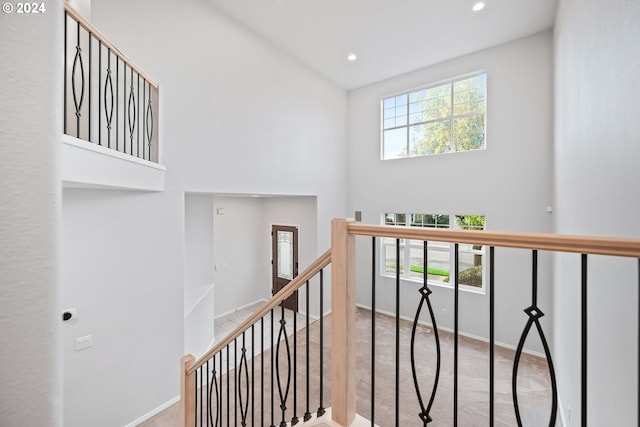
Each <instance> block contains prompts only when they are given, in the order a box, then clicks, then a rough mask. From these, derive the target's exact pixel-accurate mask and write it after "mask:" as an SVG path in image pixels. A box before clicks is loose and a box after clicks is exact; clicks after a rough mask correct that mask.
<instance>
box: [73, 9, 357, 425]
mask: <svg viewBox="0 0 640 427" xmlns="http://www.w3.org/2000/svg"><path fill="white" fill-rule="evenodd" d="M123 10H125V11H126V13H123V12H122V11H123ZM91 19H92V23H93V24H94V25H96V27H97V28H99V29H100V31H101V32H102V33H103V34H105V35H106V36H107V37H108V38H109V39H110V40H111V41H112V42H113V43H114V44H115V45H116V46H118V48H119V49H120V50H121V51H123V52H124V53H125V54H126V55H127V56H128V57H129V58H131V59H132V60H133V61H134V62H135V63H136V64H137V65H138V66H140V67H141V69H142V70H143V71H144V72H145V73H146V74H148V75H149V76H150V77H151V78H153V79H154V80H155V81H156V82H158V83H159V85H160V92H159V93H160V110H159V116H158V120H159V138H160V145H161V159H162V164H163V165H165V166H166V168H167V172H166V181H165V189H166V190H165V192H164V193H162V194H158V195H149V194H145V193H142V194H141V193H137V194H135V195H131V194H128V193H126V192H125V193H122V194H121V195H120V196H116V195H114V194H112V193H110V192H109V191H107V192H106V193H105V195H99V194H97V193H94V192H92V191H87V192H84V193H81V192H78V191H76V190H74V191H71V192H69V193H68V197H65V200H64V203H65V205H66V204H67V203H68V204H69V207H68V209H67V206H65V207H64V212H63V214H64V216H66V217H67V218H65V219H64V227H65V229H64V233H65V235H66V237H65V239H66V240H65V239H63V240H64V241H63V250H62V252H63V258H64V259H65V260H66V261H65V262H66V266H63V268H64V269H66V270H65V271H66V273H65V274H66V279H65V282H64V283H63V287H64V288H65V289H64V295H66V297H67V299H66V303H68V304H76V305H77V306H78V309H79V310H80V311H82V312H86V309H82V308H81V307H93V306H94V305H95V304H96V300H95V299H96V297H97V296H100V295H101V294H100V292H102V289H103V287H104V286H106V284H107V282H109V283H111V282H115V281H118V283H117V284H116V286H122V283H120V282H122V281H123V280H124V281H125V282H126V283H128V284H129V286H128V287H126V288H125V287H116V288H113V287H112V289H111V294H110V295H105V296H104V297H105V298H108V299H107V300H105V302H109V305H110V306H114V305H115V302H116V301H123V302H124V303H126V304H127V308H128V307H130V306H129V304H141V303H142V300H143V297H142V295H145V296H146V297H147V298H151V299H150V300H147V301H146V303H145V305H144V306H143V307H142V308H141V310H142V311H141V313H138V314H136V315H135V316H136V317H135V322H138V323H137V324H136V323H135V322H134V326H133V327H130V328H124V327H121V326H120V324H119V323H118V324H116V325H114V324H113V323H112V322H111V320H110V318H109V317H106V314H107V313H105V312H104V311H97V312H96V315H95V316H92V318H91V319H92V320H91V324H90V325H89V326H90V328H87V333H94V334H96V335H99V336H101V337H102V338H100V339H101V340H103V339H105V338H104V337H105V336H106V337H108V347H109V348H108V352H119V351H120V350H121V349H125V348H127V347H129V346H130V345H132V344H133V340H135V339H137V340H140V339H142V341H141V342H139V341H136V346H137V345H138V343H140V345H142V344H144V345H145V348H142V347H140V348H138V347H136V349H137V350H138V351H139V352H140V353H141V354H142V355H145V354H147V353H149V352H153V351H154V352H155V353H156V354H159V355H160V356H159V357H156V358H155V359H154V361H153V365H154V368H153V369H148V367H147V369H145V370H144V372H143V373H142V374H139V373H137V372H136V373H135V374H133V375H130V376H129V377H128V378H127V379H125V378H119V377H117V375H114V377H113V378H109V379H108V380H109V381H108V383H107V385H108V386H109V387H108V388H104V387H103V384H102V381H101V380H102V378H92V377H89V379H88V380H87V377H86V376H85V377H84V378H85V379H84V381H85V382H84V383H83V385H80V382H79V380H80V377H81V376H82V375H83V374H84V371H83V369H85V366H83V365H77V364H73V363H71V362H72V361H73V360H75V359H74V358H79V359H86V360H89V359H91V357H90V356H87V355H86V353H85V355H84V356H82V353H83V352H88V351H90V350H91V349H90V350H83V351H82V352H77V353H75V352H68V353H65V368H66V369H67V370H66V372H65V393H66V397H65V407H66V408H67V409H68V410H69V413H68V416H67V415H65V416H66V419H65V425H69V426H71V427H73V426H75V425H82V423H81V421H80V420H81V416H82V415H83V411H90V410H98V411H102V412H101V414H103V418H102V422H104V423H105V424H110V425H118V424H121V423H126V422H130V421H132V420H134V419H137V418H139V417H140V416H142V415H144V414H145V413H148V412H149V411H151V410H153V409H154V408H157V407H159V406H160V405H162V404H164V403H166V402H167V401H169V400H170V399H172V398H174V397H175V396H177V395H178V393H179V383H178V377H177V374H178V370H177V369H176V366H177V363H178V361H179V358H180V355H181V354H182V350H183V346H184V336H183V335H184V334H183V332H182V331H183V329H182V328H183V322H184V304H183V303H184V290H185V289H191V288H192V287H195V286H198V285H199V284H200V283H204V282H205V281H207V278H208V277H209V274H211V275H212V277H213V279H214V280H213V281H214V282H216V288H215V291H214V292H215V294H214V300H215V304H216V310H215V313H216V314H218V313H223V312H224V311H222V310H224V309H225V307H217V304H218V303H228V304H229V305H228V307H230V309H234V308H237V305H235V304H239V303H240V302H238V301H236V300H235V299H234V298H236V297H237V296H238V295H239V294H238V292H240V291H239V290H238V289H237V288H234V287H231V288H226V290H225V284H224V283H225V281H224V280H223V281H222V283H219V281H218V278H217V277H216V276H215V275H214V274H213V273H212V272H210V271H209V270H208V269H209V268H213V265H212V264H210V265H207V258H209V254H210V251H212V250H213V251H214V252H213V253H214V254H216V251H215V247H214V248H213V249H212V248H211V247H210V246H208V245H209V244H208V243H203V244H202V245H200V243H202V242H196V241H195V240H194V239H192V237H194V236H193V234H189V233H191V231H195V233H199V232H201V231H202V232H203V233H208V231H207V230H211V229H212V227H215V219H214V224H213V225H211V224H210V223H209V224H204V222H206V221H207V217H209V218H210V215H212V214H211V213H210V212H209V213H204V212H203V211H202V210H201V208H202V206H200V205H199V204H198V206H195V205H191V204H190V202H187V203H188V204H190V205H189V206H187V211H186V212H185V194H192V193H201V194H213V193H217V194H220V193H242V194H271V195H314V196H317V197H318V205H317V212H318V217H319V218H320V219H321V220H319V221H318V225H317V230H316V232H317V235H318V236H324V237H323V238H321V239H323V240H322V241H318V242H316V244H317V246H318V247H321V248H322V249H326V248H327V247H328V245H329V227H330V225H329V224H330V219H331V218H332V217H334V216H343V215H344V213H345V207H346V192H347V190H346V187H345V186H344V182H345V181H346V144H345V138H346V104H347V97H346V93H345V92H344V91H343V90H342V89H339V88H338V87H336V86H334V85H332V84H331V83H328V82H327V81H325V80H323V79H322V78H321V77H319V76H318V75H316V74H315V73H313V72H312V71H310V70H308V69H307V68H305V67H304V66H303V65H301V64H300V63H299V62H297V61H295V60H293V59H291V58H290V57H288V56H287V55H286V54H284V53H283V52H281V51H278V50H277V49H275V48H273V47H272V46H270V45H269V44H268V43H266V42H265V41H264V40H261V39H259V38H257V37H256V36H255V35H253V34H251V33H250V32H248V31H247V30H246V29H244V28H242V27H240V26H238V25H237V24H236V23H234V22H232V21H231V20H229V19H228V18H227V17H226V16H224V15H223V14H221V13H219V12H218V10H217V9H216V8H215V7H214V6H213V5H211V4H209V3H207V2H206V1H201V0H187V1H180V2H171V1H168V0H161V1H151V0H143V1H136V2H130V1H125V0H115V1H113V0H108V1H104V0H94V1H92V2H91ZM187 197H190V196H187ZM94 202H95V205H97V206H100V209H101V211H103V212H110V214H109V215H113V214H115V213H116V212H118V211H124V212H130V213H131V216H132V219H131V222H129V223H128V222H127V221H126V220H125V218H124V217H120V216H116V218H118V220H117V221H116V223H113V219H112V218H111V216H107V214H106V213H100V212H96V209H94V207H93V205H92V203H94ZM192 208H193V209H195V211H193V210H192ZM251 209H252V208H251ZM196 211H197V212H196ZM94 213H95V215H97V219H101V220H103V221H106V222H107V225H106V226H104V227H103V229H102V231H100V232H91V234H90V235H89V236H84V237H83V234H82V233H83V232H85V231H86V230H85V229H84V228H82V224H83V223H84V222H86V221H90V220H91V221H93V219H91V217H90V216H91V215H92V214H94ZM138 213H139V214H140V215H141V216H142V217H144V218H145V221H142V220H139V221H138V220H137V219H135V218H137V217H136V215H137V214H138ZM134 214H135V215H134ZM191 214H193V215H191ZM185 215H187V216H189V217H191V219H192V220H193V221H191V222H190V224H191V225H195V228H194V230H190V229H188V228H187V229H185ZM243 215H248V216H249V218H248V219H252V220H257V219H259V220H260V222H256V223H255V224H244V223H243V224H242V227H243V228H247V229H248V230H247V231H248V232H249V231H250V232H251V233H250V235H251V236H253V235H254V231H255V232H256V233H257V232H258V230H259V231H260V232H261V231H262V230H263V228H264V224H265V223H264V220H263V218H257V215H256V212H253V211H252V212H250V214H248V213H246V212H245V213H243ZM188 221H190V220H188ZM188 226H189V225H187V227H188ZM254 227H255V228H254ZM151 228H153V232H152V231H151ZM185 233H187V234H185ZM187 238H188V239H189V240H188V241H186V240H185V239H187ZM74 239H76V240H74ZM321 239H318V240H321ZM185 241H186V243H187V244H186V245H185ZM214 241H215V239H214ZM245 243H247V244H245V245H242V247H239V249H242V250H244V251H247V250H249V251H253V252H251V254H250V255H251V256H250V257H249V258H250V259H252V260H261V261H260V262H265V265H264V268H263V269H262V270H259V273H260V274H259V276H260V278H261V280H263V279H264V277H265V275H267V276H266V277H268V273H269V270H268V265H267V264H266V263H267V262H268V261H263V260H266V259H267V258H268V254H267V253H265V252H264V249H263V247H262V246H259V247H258V246H257V245H256V248H255V249H254V247H253V246H252V244H253V243H254V242H252V241H248V242H245ZM234 244H235V243H234ZM85 245H90V247H91V248H92V249H93V251H94V252H95V251H98V252H100V253H102V251H103V250H104V249H101V248H112V250H115V247H116V246H117V247H118V248H120V249H119V251H121V252H124V254H131V253H132V252H135V253H136V254H137V255H136V256H133V257H132V258H131V259H130V258H127V259H124V256H123V255H121V252H118V251H116V255H115V256H116V258H115V260H117V261H120V262H118V263H114V264H110V263H105V262H102V260H100V263H97V262H92V263H91V265H92V266H93V271H92V272H91V273H92V276H91V277H87V276H89V272H88V271H85V267H84V266H83V265H81V264H80V260H85V259H86V258H87V257H88V256H89V255H88V252H87V251H83V252H82V253H81V254H79V253H78V252H79V251H80V250H81V248H82V247H83V246H85ZM175 245H177V246H175ZM194 245H195V246H194ZM196 246H198V248H196ZM255 251H258V252H257V254H256V253H254V252H255ZM76 255H78V256H76ZM138 256H140V257H141V259H142V261H140V260H138V259H137V258H138ZM147 257H149V258H151V257H153V258H155V259H156V261H155V262H154V263H153V265H148V264H147V260H148V258H147ZM185 259H186V264H185V261H184V260H185ZM214 261H215V260H214ZM232 265H233V266H234V267H238V268H240V267H241V266H242V263H237V264H236V262H235V261H234V262H233V264H232ZM76 270H79V271H81V272H84V273H83V274H77V273H76ZM227 271H228V270H227ZM238 274H239V275H238V276H235V277H234V279H237V278H238V277H243V278H244V279H246V283H249V282H251V283H252V284H254V283H257V281H256V280H255V278H254V277H252V276H251V274H253V273H251V274H248V273H246V272H244V271H240V272H239V273H238ZM247 274H248V275H247ZM125 277H128V279H126V280H125ZM86 283H90V284H91V286H92V287H93V288H95V289H98V291H95V292H94V291H92V292H84V290H86V289H87V288H86V286H87V285H86ZM232 284H233V283H232ZM158 287H159V289H158ZM252 289H253V288H252ZM251 292H253V291H251ZM251 292H249V293H248V294H246V295H243V296H246V297H247V298H249V299H251V300H255V299H256V298H264V297H265V296H268V293H267V292H268V288H267V287H265V288H264V289H263V290H261V291H260V292H255V293H251ZM132 295H133V297H132ZM219 295H222V297H220V298H219V297H218V296H219ZM142 313H144V315H145V318H144V320H142V319H139V318H138V317H137V316H138V315H142ZM98 314H99V315H98ZM125 319H126V317H125V318H123V319H122V320H123V321H124V320H125ZM79 325H80V322H79V323H78V325H77V326H79ZM151 325H155V326H154V327H152V326H151ZM154 328H157V329H154ZM167 328H168V332H166V333H164V332H163V334H162V336H158V335H157V334H158V331H164V330H165V329H167ZM89 329H90V330H91V331H96V332H90V331H89ZM82 333H84V331H83V332H82ZM141 334H142V336H143V338H140V336H141ZM165 335H166V336H165ZM74 336H75V334H74ZM65 339H67V340H68V339H71V337H70V336H65ZM98 341H99V339H98V337H96V341H95V342H96V344H95V345H94V347H93V351H94V352H95V353H97V351H98V348H96V347H98ZM106 354H108V353H100V355H96V357H99V358H101V359H100V360H99V361H100V363H102V362H105V359H102V358H103V356H104V355H106ZM118 354H119V353H118ZM132 357H137V356H136V355H133V356H132ZM135 360H137V359H135ZM83 363H84V362H83ZM105 363H106V362H105ZM136 363H137V362H136ZM107 368H108V369H107ZM120 370H123V371H126V372H128V373H131V372H132V370H131V367H130V361H129V360H127V359H124V358H122V357H116V358H112V359H111V362H110V364H109V366H108V367H106V366H105V372H107V373H108V372H118V371H120ZM150 375H153V378H148V377H147V376H150ZM116 383H117V385H118V386H120V387H122V388H123V389H125V390H127V393H128V392H129V391H134V390H135V391H136V392H137V394H138V395H142V396H144V398H143V399H139V398H137V399H128V400H127V402H126V403H123V399H125V398H126V397H128V396H127V395H126V394H125V395H121V394H120V395H119V394H118V393H119V392H116V391H115V388H113V387H111V386H112V385H113V386H115V385H116ZM88 388H89V389H97V388H102V389H103V392H105V393H106V392H107V391H108V395H107V396H106V397H105V398H103V400H102V407H101V408H96V407H95V404H96V403H95V400H94V397H93V396H91V395H90V394H88V393H82V392H81V391H82V390H86V389H88ZM122 405H124V406H122Z"/></svg>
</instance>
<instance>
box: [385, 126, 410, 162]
mask: <svg viewBox="0 0 640 427" xmlns="http://www.w3.org/2000/svg"><path fill="white" fill-rule="evenodd" d="M383 145H384V151H383V157H382V158H383V159H399V158H402V157H407V128H400V129H393V130H386V131H384V142H383Z"/></svg>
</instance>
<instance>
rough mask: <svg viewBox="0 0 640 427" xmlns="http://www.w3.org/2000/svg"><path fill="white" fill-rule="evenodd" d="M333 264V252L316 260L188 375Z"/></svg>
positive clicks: (207, 353) (195, 365) (207, 355)
mask: <svg viewBox="0 0 640 427" xmlns="http://www.w3.org/2000/svg"><path fill="white" fill-rule="evenodd" d="M330 262H331V250H328V251H326V252H325V253H324V254H322V255H321V256H320V257H319V258H318V259H316V260H315V261H314V262H313V263H311V265H310V266H309V267H307V268H306V269H305V270H304V271H303V272H302V273H300V274H299V275H298V276H296V277H295V278H294V279H293V280H292V281H291V282H289V283H288V284H287V285H286V286H285V287H284V288H282V289H281V290H280V291H279V292H278V293H277V294H276V295H274V296H273V297H272V298H271V299H270V300H269V301H267V302H266V303H265V304H264V305H263V306H262V307H261V308H260V309H259V310H258V311H256V312H255V313H253V314H252V315H251V316H250V317H249V318H248V319H246V320H245V321H244V322H242V323H241V324H240V325H239V326H238V327H237V328H235V329H234V330H233V331H232V332H231V333H230V334H229V335H227V337H226V338H224V339H223V340H222V341H220V342H218V343H217V344H216V345H215V346H213V348H212V349H211V350H209V351H207V352H206V353H205V354H204V355H203V356H202V357H200V358H199V359H198V360H197V361H196V362H195V363H193V364H191V366H190V367H189V368H188V369H187V371H186V373H187V375H190V374H192V373H193V372H195V371H196V370H197V369H198V368H199V367H200V366H202V365H203V364H205V363H206V362H207V360H209V359H211V357H213V355H215V354H217V353H218V352H219V351H221V350H222V349H223V348H225V347H226V346H227V345H229V344H231V343H232V342H233V340H235V339H236V338H238V337H239V336H240V335H241V334H242V332H243V331H245V330H247V329H248V328H250V327H251V325H253V324H254V323H256V322H257V321H258V320H260V319H261V318H262V317H264V316H265V315H266V314H267V313H269V312H270V311H271V310H272V309H274V308H275V307H277V306H278V305H279V304H280V303H281V302H282V301H284V300H286V299H287V298H288V297H289V296H291V294H293V293H294V292H295V291H296V290H297V289H299V288H300V287H301V286H302V285H304V284H305V283H306V282H307V281H308V280H311V279H312V278H313V277H314V276H315V275H316V274H317V273H318V272H319V271H320V270H321V269H323V268H324V267H326V266H327V265H329V263H330Z"/></svg>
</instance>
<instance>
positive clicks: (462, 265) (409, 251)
mask: <svg viewBox="0 0 640 427" xmlns="http://www.w3.org/2000/svg"><path fill="white" fill-rule="evenodd" d="M383 220H384V223H385V224H386V225H396V226H403V227H429V228H457V229H464V230H484V224H485V217H484V216H480V215H449V214H444V215H443V214H416V213H385V214H384V218H383ZM484 252H485V251H484V246H480V245H470V244H466V243H460V244H459V245H458V283H459V284H460V285H462V286H469V287H471V288H474V289H484V280H483V279H484V268H483V266H484V258H485V256H484ZM382 257H383V267H382V274H384V275H387V276H393V277H395V275H396V268H399V272H400V277H401V278H402V279H405V280H416V281H420V282H421V281H422V280H423V274H424V269H425V268H427V280H428V281H429V283H430V284H436V285H443V286H453V278H452V276H453V273H454V271H455V270H454V267H455V265H454V262H455V255H454V245H453V244H449V243H446V242H435V241H434V242H428V243H427V265H426V266H425V263H424V244H423V242H422V241H419V240H408V239H401V240H400V266H398V265H397V262H396V239H393V238H383V239H382Z"/></svg>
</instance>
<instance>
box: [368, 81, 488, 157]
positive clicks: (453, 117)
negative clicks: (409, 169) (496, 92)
mask: <svg viewBox="0 0 640 427" xmlns="http://www.w3.org/2000/svg"><path fill="white" fill-rule="evenodd" d="M482 75H484V103H483V111H482V112H481V113H477V112H473V113H469V112H467V113H464V114H455V105H456V104H455V103H454V97H455V96H454V94H455V90H454V88H455V83H457V82H460V81H463V80H467V79H472V78H474V77H478V76H482ZM447 85H450V86H451V88H450V94H449V97H450V103H451V105H450V111H449V114H448V115H447V116H445V117H441V118H435V119H429V120H422V121H419V122H415V123H411V120H410V116H411V110H410V105H411V95H412V94H415V93H418V92H420V91H423V90H430V89H435V88H439V87H443V86H447ZM487 86H488V85H487V72H486V71H485V70H480V71H475V72H471V73H468V74H464V75H461V76H457V77H454V78H451V79H446V80H441V81H439V82H435V83H432V84H429V85H426V86H420V87H418V88H414V89H410V90H406V91H403V92H399V93H396V94H394V95H388V96H385V97H383V98H382V99H381V100H380V159H381V160H398V159H407V158H414V157H429V156H437V155H442V154H451V153H464V152H469V151H479V150H486V148H487ZM403 95H404V96H406V111H405V116H406V123H405V124H404V125H400V126H393V127H389V128H385V101H386V100H388V99H391V98H397V97H399V96H403ZM479 115H484V124H483V133H484V138H483V140H484V146H483V147H482V148H476V149H472V150H457V149H456V141H455V131H454V130H455V121H456V119H460V118H463V117H470V116H479ZM397 117H398V116H395V117H394V118H397ZM447 120H448V121H449V150H448V151H446V152H442V153H427V154H411V153H410V148H411V127H414V126H420V125H428V124H432V123H439V122H445V121H447ZM398 129H406V145H405V149H404V153H405V155H404V156H398V157H385V132H386V131H393V130H398Z"/></svg>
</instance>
